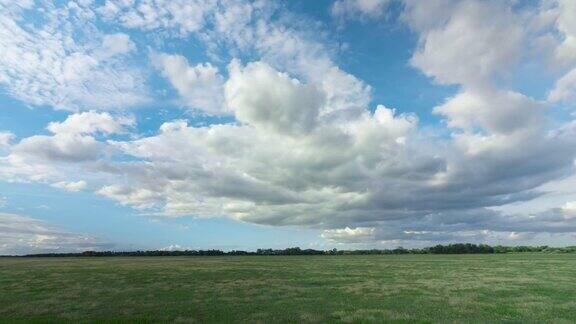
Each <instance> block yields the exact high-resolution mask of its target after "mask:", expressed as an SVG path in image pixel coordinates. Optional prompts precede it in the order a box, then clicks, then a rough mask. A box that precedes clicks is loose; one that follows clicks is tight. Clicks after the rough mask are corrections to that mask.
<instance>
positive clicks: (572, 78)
mask: <svg viewBox="0 0 576 324" xmlns="http://www.w3.org/2000/svg"><path fill="white" fill-rule="evenodd" d="M574 98H576V68H574V69H573V70H572V71H570V72H568V73H567V74H566V75H564V76H563V77H561V78H560V79H559V80H558V81H556V85H555V87H554V89H552V90H551V91H550V93H549V94H548V100H549V101H551V102H557V101H566V102H568V101H569V100H572V99H574Z"/></svg>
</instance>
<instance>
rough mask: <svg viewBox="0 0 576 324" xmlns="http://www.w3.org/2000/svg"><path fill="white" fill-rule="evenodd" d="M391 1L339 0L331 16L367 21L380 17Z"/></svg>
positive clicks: (332, 7) (332, 9)
mask: <svg viewBox="0 0 576 324" xmlns="http://www.w3.org/2000/svg"><path fill="white" fill-rule="evenodd" d="M388 2H389V0H337V1H335V2H334V3H333V4H332V6H331V7H330V14H331V15H332V16H333V17H334V18H337V19H340V20H345V19H367V18H378V17H380V16H381V15H382V14H383V12H384V9H385V7H386V5H387V4H388Z"/></svg>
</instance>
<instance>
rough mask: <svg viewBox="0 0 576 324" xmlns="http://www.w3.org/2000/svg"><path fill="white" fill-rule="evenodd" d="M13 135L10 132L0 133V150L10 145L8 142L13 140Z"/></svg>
mask: <svg viewBox="0 0 576 324" xmlns="http://www.w3.org/2000/svg"><path fill="white" fill-rule="evenodd" d="M14 137H15V136H14V134H12V133H11V132H6V131H4V132H0V148H5V147H8V146H9V145H10V142H11V141H12V140H13V139H14Z"/></svg>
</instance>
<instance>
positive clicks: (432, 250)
mask: <svg viewBox="0 0 576 324" xmlns="http://www.w3.org/2000/svg"><path fill="white" fill-rule="evenodd" d="M520 252H548V253H574V252H576V246H568V247H550V246H546V245H544V246H501V245H497V246H490V245H487V244H471V243H455V244H447V245H441V244H438V245H435V246H431V247H425V248H414V249H405V248H402V247H398V248H395V249H370V250H338V249H332V250H315V249H300V248H299V247H292V248H287V249H258V250H256V251H241V250H232V251H221V250H183V251H165V250H147V251H85V252H79V253H39V254H28V255H25V256H24V257H108V256H224V255H384V254H491V253H520Z"/></svg>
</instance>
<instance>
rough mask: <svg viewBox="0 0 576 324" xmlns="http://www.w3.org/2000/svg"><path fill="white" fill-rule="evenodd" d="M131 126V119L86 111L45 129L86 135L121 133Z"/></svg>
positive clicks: (57, 132) (132, 122) (60, 132)
mask: <svg viewBox="0 0 576 324" xmlns="http://www.w3.org/2000/svg"><path fill="white" fill-rule="evenodd" d="M133 125H134V119H133V118H129V117H113V116H112V115H110V114H109V113H98V112H95V111H87V112H82V113H77V114H72V115H70V116H68V118H66V120H64V121H63V122H51V123H50V124H49V125H48V127H46V128H47V129H48V130H49V131H50V132H52V133H54V134H67V135H86V134H93V133H96V132H101V133H104V134H113V133H121V132H123V131H124V130H125V128H126V127H129V126H133Z"/></svg>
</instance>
